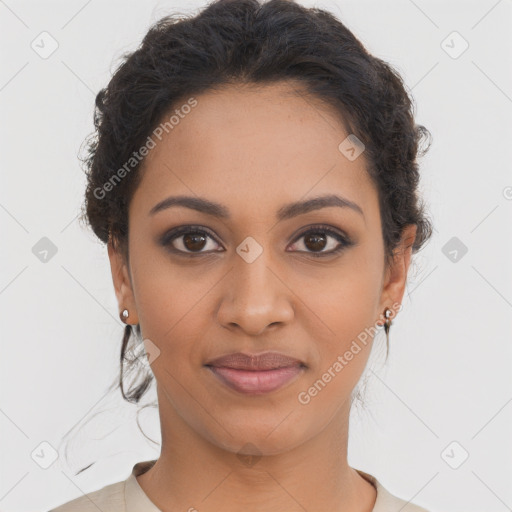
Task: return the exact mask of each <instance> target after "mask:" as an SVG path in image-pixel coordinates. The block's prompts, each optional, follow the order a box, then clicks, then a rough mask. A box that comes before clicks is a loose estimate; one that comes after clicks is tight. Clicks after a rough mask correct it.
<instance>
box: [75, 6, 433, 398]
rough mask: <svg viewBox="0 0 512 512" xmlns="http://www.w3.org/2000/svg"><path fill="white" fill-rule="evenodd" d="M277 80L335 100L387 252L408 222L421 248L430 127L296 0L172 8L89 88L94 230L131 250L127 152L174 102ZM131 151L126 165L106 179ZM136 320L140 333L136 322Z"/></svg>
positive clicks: (426, 232) (89, 198) (427, 225)
mask: <svg viewBox="0 0 512 512" xmlns="http://www.w3.org/2000/svg"><path fill="white" fill-rule="evenodd" d="M279 81H286V82H289V83H293V84H294V85H300V86H302V87H301V89H302V90H303V91H304V92H305V94H307V96H308V97H309V98H311V99H312V100H315V101H316V100H319V101H321V102H323V104H325V105H328V106H329V107H331V108H333V109H334V111H335V112H336V113H338V114H339V117H340V121H341V122H342V123H343V125H344V126H345V127H346V130H347V132H348V133H349V134H354V135H356V137H357V138H358V139H359V140H360V141H362V142H363V143H364V145H365V157H366V159H367V171H368V173H369V176H370V177H371V179H372V180H373V183H374V184H375V185H376V188H377V190H378V199H379V208H380V214H381V219H382V235H383V240H384V248H385V256H386V262H388V263H389V262H390V261H391V259H392V257H393V254H394V250H395V249H396V247H397V246H398V244H399V242H400V240H401V236H402V234H403V230H404V228H405V227H406V226H407V225H410V224H414V225H416V226H417V234H416V238H415V240H414V242H413V244H412V251H413V252H417V251H418V250H420V248H421V247H422V246H423V245H424V243H425V242H426V241H427V240H428V239H429V237H430V236H431V234H432V224H431V222H430V220H429V219H428V218H427V216H426V215H425V211H424V204H423V202H422V201H421V199H420V197H419V195H418V184H419V180H420V174H419V170H418V164H417V161H416V158H417V155H418V154H421V155H423V154H424V153H425V152H426V151H427V150H428V148H429V147H430V141H429V144H428V146H427V147H426V149H424V150H423V151H420V148H419V145H420V142H421V141H422V139H423V138H425V137H427V136H428V137H427V138H428V139H430V132H429V131H428V130H427V129H426V128H425V127H424V126H421V125H417V124H415V122H414V112H413V103H412V99H411V97H410V96H409V94H408V93H407V92H406V89H405V86H404V83H403V81H402V79H401V77H400V75H399V73H398V72H397V71H396V70H394V69H393V68H392V67H391V66H390V65H389V64H387V63H385V62H384V61H383V60H381V59H379V58H377V57H374V56H372V55H370V54H369V53H368V52H367V51H366V49H365V48H364V46H363V45H362V43H361V42H360V41H359V40H358V39H357V38H356V37H355V36H354V34H352V32H350V30H349V29H348V28H347V27H346V26H345V25H344V24H343V23H342V22H341V21H340V20H338V19H337V18H336V17H335V16H334V15H333V14H331V13H329V12H326V11H324V10H321V9H319V8H306V7H303V6H301V5H298V4H297V3H295V2H294V1H291V0H269V1H267V2H265V3H261V2H260V1H258V0H216V1H213V2H210V3H209V4H207V6H206V7H205V8H204V9H203V10H202V11H200V12H199V13H197V14H196V15H195V16H188V17H187V16H185V17H183V16H180V15H177V14H174V15H172V14H171V15H168V16H166V17H164V18H161V19H160V20H159V21H157V22H156V23H154V25H153V26H152V27H150V29H149V31H148V32H147V34H146V35H145V37H144V38H143V40H142V43H141V44H140V46H139V47H138V48H137V49H136V50H135V51H133V52H131V53H130V52H128V53H125V54H123V55H122V63H121V64H120V65H119V67H118V68H117V69H116V71H115V73H114V74H113V76H112V78H111V80H110V82H109V84H108V85H107V87H106V88H104V89H101V90H100V92H99V93H98V94H97V96H96V102H95V112H94V126H95V132H94V133H93V134H92V137H91V136H90V137H89V140H88V146H87V151H88V152H87V156H86V158H85V160H84V162H85V167H86V169H85V172H86V174H87V180H88V182H87V190H86V193H85V202H84V206H85V210H84V212H83V215H84V216H85V218H86V221H87V222H88V223H89V224H90V226H91V228H92V230H93V231H94V233H95V234H96V235H97V237H98V238H99V239H100V240H101V241H102V242H104V243H107V242H108V241H111V242H112V244H113V245H114V246H115V247H116V248H118V249H119V250H120V251H122V253H123V255H124V256H125V258H126V261H128V259H129V254H128V244H127V238H128V206H129V204H130V200H131V198H132V196H133V193H134V191H135V190H136V188H137V185H138V183H140V180H141V176H142V170H143V162H144V160H143V159H140V161H139V160H136V161H135V163H133V162H134V160H133V155H134V151H135V150H136V149H137V148H139V147H141V146H143V144H144V142H145V141H147V140H148V136H149V135H150V134H151V133H153V131H154V129H155V127H157V126H158V125H159V123H161V121H162V120H163V119H164V118H165V117H166V116H169V113H170V112H172V111H173V109H175V108H176V107H177V106H178V105H180V102H181V103H182V102H184V101H185V99H186V98H190V97H191V96H192V95H199V94H201V93H203V92H207V91H209V90H214V89H218V88H221V87H225V86H229V85H232V84H249V85H256V86H257V85H265V84H270V83H274V82H279ZM130 159H132V160H131V161H132V164H131V165H132V167H133V169H131V170H130V172H128V173H126V172H125V173H123V179H122V180H121V179H117V183H115V186H112V185H111V186H110V187H109V188H107V187H105V184H107V183H112V180H113V179H114V178H115V174H116V172H118V170H119V169H122V168H123V165H125V164H126V162H128V161H130ZM125 169H126V167H125ZM118 177H119V174H118ZM105 190H108V193H105ZM100 191H101V193H100ZM136 331H137V333H138V335H139V337H140V326H139V325H137V326H136ZM131 332H132V330H131V326H130V325H127V326H126V327H125V333H124V337H123V343H122V347H121V374H120V377H119V385H120V388H121V393H122V395H123V397H124V398H125V399H126V400H128V401H130V402H138V401H139V399H140V398H141V396H142V395H143V394H144V392H145V391H146V389H147V388H148V386H149V384H150V383H151V379H152V376H151V374H150V373H148V374H147V376H146V378H145V379H144V381H143V382H142V383H141V384H139V385H138V386H136V387H135V389H134V390H133V391H131V392H130V393H128V395H127V394H125V392H124V389H123V363H124V362H127V359H126V347H127V344H128V340H129V338H130V334H131ZM131 363H133V361H132V362H131ZM131 363H130V364H131Z"/></svg>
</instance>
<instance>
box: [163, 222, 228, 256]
mask: <svg viewBox="0 0 512 512" xmlns="http://www.w3.org/2000/svg"><path fill="white" fill-rule="evenodd" d="M208 239H210V240H212V241H213V242H214V245H213V247H214V246H215V244H217V245H218V242H217V241H216V239H215V237H214V236H213V235H212V234H211V233H210V232H209V231H208V230H206V229H205V228H203V227H202V226H180V227H179V228H175V229H171V230H170V231H168V232H167V233H165V235H163V236H162V238H161V239H160V244H161V245H163V246H164V247H166V248H167V249H169V250H170V251H171V252H173V253H180V254H182V255H185V256H196V255H202V254H207V253H211V252H222V251H219V250H215V249H213V250H207V251H203V249H204V248H205V247H208ZM210 245H212V244H210Z"/></svg>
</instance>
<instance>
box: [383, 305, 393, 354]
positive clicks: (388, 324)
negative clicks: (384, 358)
mask: <svg viewBox="0 0 512 512" xmlns="http://www.w3.org/2000/svg"><path fill="white" fill-rule="evenodd" d="M388 313H389V315H388ZM391 313H392V311H391V310H390V309H389V308H386V309H385V310H384V317H385V318H386V322H385V323H384V331H386V341H387V346H388V347H389V329H390V328H391V323H392V320H391Z"/></svg>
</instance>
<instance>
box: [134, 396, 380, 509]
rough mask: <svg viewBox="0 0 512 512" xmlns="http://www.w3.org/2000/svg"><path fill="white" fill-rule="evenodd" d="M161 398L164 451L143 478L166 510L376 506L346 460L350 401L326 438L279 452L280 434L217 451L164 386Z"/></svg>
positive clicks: (148, 491)
mask: <svg viewBox="0 0 512 512" xmlns="http://www.w3.org/2000/svg"><path fill="white" fill-rule="evenodd" d="M158 395H159V410H160V421H161V428H162V450H161V454H160V457H159V459H158V460H157V462H156V463H155V465H154V466H153V467H152V468H151V469H150V470H149V471H147V472H146V473H144V474H143V475H140V476H139V477H137V481H138V482H139V485H140V486H141V487H142V489H143V491H144V492H145V493H146V494H147V495H148V497H149V498H150V499H151V501H152V502H153V503H154V504H155V505H156V506H157V507H158V508H159V509H160V510H161V511H162V512H171V511H176V510H194V509H197V510H202V511H220V510H222V511H223V512H238V511H240V512H241V511H244V512H257V511H261V510H269V508H271V509H272V510H273V511H275V512H281V511H283V512H284V511H286V512H304V510H307V511H308V512H315V511H319V512H320V511H325V510H332V511H338V510H339V511H342V510H343V511H345V512H352V511H353V512H370V511H371V510H372V509H373V505H374V503H375V499H376V491H375V488H374V487H373V486H372V484H370V483H369V482H368V481H366V480H365V479H364V478H363V477H362V476H360V475H359V474H358V473H357V471H355V470H354V469H353V468H351V467H350V466H349V465H348V463H347V444H348V419H349V418H348V416H349V411H350V404H346V406H343V407H341V408H340V409H339V410H338V411H336V415H335V416H334V418H333V419H332V420H331V422H330V423H329V424H328V425H326V426H325V428H324V429H323V430H322V431H321V434H320V435H317V436H315V437H312V438H310V439H308V440H307V441H305V442H302V443H301V444H300V445H298V446H293V447H289V448H288V449H287V450H286V451H279V450H278V448H277V444H276V445H273V444H272V442H271V441H270V440H271V438H275V439H276V443H277V440H278V439H279V435H278V434H279V429H275V430H274V431H273V432H271V433H270V434H268V433H266V434H264V435H262V436H261V438H258V439H253V438H251V439H247V443H245V444H243V448H242V449H237V448H236V447H234V446H233V447H226V446H219V443H215V442H212V441H213V440H210V439H208V438H207V435H201V433H199V432H197V431H196V430H194V429H192V428H191V427H190V425H189V424H188V423H186V422H185V421H184V420H183V418H182V417H181V416H179V415H178V414H177V413H176V411H175V409H174V407H173V406H172V404H171V403H170V401H169V400H168V399H167V396H166V394H165V393H163V392H161V390H160V389H159V390H158ZM284 416H286V415H284ZM239 444H240V443H239ZM256 446H258V448H256ZM269 504H271V507H269Z"/></svg>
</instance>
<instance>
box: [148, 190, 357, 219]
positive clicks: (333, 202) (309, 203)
mask: <svg viewBox="0 0 512 512" xmlns="http://www.w3.org/2000/svg"><path fill="white" fill-rule="evenodd" d="M173 206H182V207H185V208H190V209H192V210H196V211H198V212H201V213H205V214H207V215H212V216H213V217H217V218H220V219H230V218H231V215H230V213H229V210H228V209H227V208H226V207H225V206H223V205H221V204H219V203H215V202H213V201H209V200H208V199H203V198H201V197H192V196H170V197H167V198H166V199H164V200H163V201H160V202H159V203H157V204H156V205H155V206H153V208H151V210H150V211H149V215H155V214H156V213H157V212H160V211H162V210H166V209H168V208H171V207H173ZM332 206H336V207H339V208H350V209H351V210H354V211H355V212H357V213H359V214H360V215H362V216H363V218H364V212H363V209H362V208H361V207H360V206H359V205H358V204H356V203H354V202H353V201H350V200H348V199H346V198H344V197H341V196H338V195H335V194H330V195H324V196H319V197H314V198H312V199H308V200H306V201H296V202H294V203H289V204H286V205H284V206H283V207H281V208H280V209H279V210H278V211H277V214H276V219H277V220H278V221H282V220H287V219H291V218H292V217H296V216H298V215H303V214H305V213H308V212H311V211H314V210H320V209H321V208H328V207H332Z"/></svg>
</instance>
